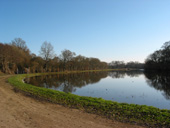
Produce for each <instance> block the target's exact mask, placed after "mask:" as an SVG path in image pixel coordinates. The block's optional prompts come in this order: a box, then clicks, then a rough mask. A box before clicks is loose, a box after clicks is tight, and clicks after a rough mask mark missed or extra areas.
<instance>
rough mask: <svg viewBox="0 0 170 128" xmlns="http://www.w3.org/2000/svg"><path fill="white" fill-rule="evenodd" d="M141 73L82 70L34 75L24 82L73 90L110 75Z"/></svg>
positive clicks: (120, 76)
mask: <svg viewBox="0 0 170 128" xmlns="http://www.w3.org/2000/svg"><path fill="white" fill-rule="evenodd" d="M141 74H143V72H142V71H126V72H125V71H117V72H115V71H114V72H106V71H103V72H83V73H70V74H57V75H45V76H36V77H31V78H27V79H25V81H26V83H30V84H32V85H35V86H39V87H45V88H50V89H54V90H60V91H63V92H66V93H68V92H75V91H76V88H81V87H83V86H86V85H88V84H94V83H98V82H99V81H100V80H101V79H103V78H106V77H107V76H110V77H112V78H114V79H115V78H116V79H117V78H124V77H125V76H126V75H128V76H130V77H137V76H139V75H141Z"/></svg>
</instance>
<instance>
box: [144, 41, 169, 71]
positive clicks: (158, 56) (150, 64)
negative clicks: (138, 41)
mask: <svg viewBox="0 0 170 128" xmlns="http://www.w3.org/2000/svg"><path fill="white" fill-rule="evenodd" d="M169 65H170V41H169V42H165V43H164V44H163V46H162V47H161V49H160V50H157V51H155V52H154V53H152V54H150V55H149V56H148V57H147V59H146V60H145V69H146V70H170V66H169Z"/></svg>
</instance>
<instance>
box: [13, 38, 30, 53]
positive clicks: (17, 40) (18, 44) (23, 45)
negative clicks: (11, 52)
mask: <svg viewBox="0 0 170 128" xmlns="http://www.w3.org/2000/svg"><path fill="white" fill-rule="evenodd" d="M11 44H12V45H13V46H16V47H18V48H19V49H22V50H24V51H29V49H28V47H27V45H26V42H25V41H24V40H23V39H21V38H15V39H14V40H12V41H11Z"/></svg>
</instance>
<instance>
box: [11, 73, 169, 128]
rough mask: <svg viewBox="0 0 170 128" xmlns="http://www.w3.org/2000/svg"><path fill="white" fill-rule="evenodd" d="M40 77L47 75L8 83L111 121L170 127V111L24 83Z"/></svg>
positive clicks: (12, 78)
mask: <svg viewBox="0 0 170 128" xmlns="http://www.w3.org/2000/svg"><path fill="white" fill-rule="evenodd" d="M52 74H55V73H52ZM38 75H47V74H46V73H44V74H29V75H17V76H13V77H11V78H9V79H8V81H9V83H11V84H12V85H13V86H14V87H15V88H16V89H17V90H20V91H22V92H24V93H26V94H29V95H31V96H33V97H36V98H40V99H43V100H48V101H50V102H54V103H58V104H61V105H64V106H68V107H73V108H79V109H83V110H85V111H87V112H90V113H95V114H99V115H102V116H105V117H107V118H110V119H116V120H119V121H123V122H131V123H138V124H141V125H148V126H152V127H169V126H170V110H165V109H163V110H161V109H158V108H155V107H151V106H146V105H136V104H127V103H117V102H113V101H107V100H104V99H102V98H92V97H84V96H77V95H74V94H71V93H64V92H60V91H55V90H51V89H46V88H40V87H36V86H33V85H30V84H26V83H24V82H23V81H22V80H23V79H24V78H25V77H31V76H38Z"/></svg>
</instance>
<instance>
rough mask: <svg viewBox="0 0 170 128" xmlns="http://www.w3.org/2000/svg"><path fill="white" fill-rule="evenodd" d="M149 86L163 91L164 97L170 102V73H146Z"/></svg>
mask: <svg viewBox="0 0 170 128" xmlns="http://www.w3.org/2000/svg"><path fill="white" fill-rule="evenodd" d="M144 74H145V76H146V78H147V79H146V82H147V83H148V85H149V86H151V87H154V88H155V89H157V90H160V91H163V96H164V97H165V98H166V99H167V100H170V73H158V72H145V73H144Z"/></svg>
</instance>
